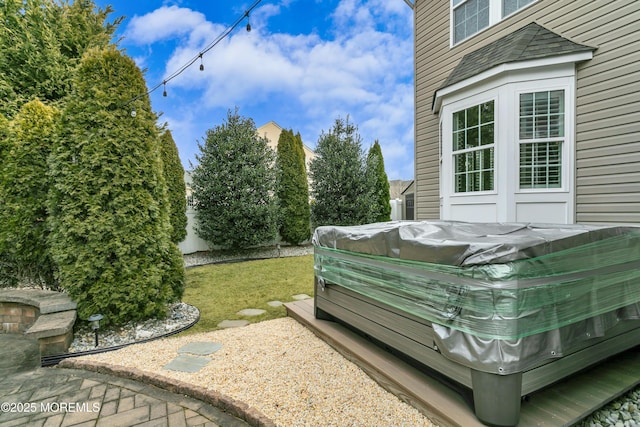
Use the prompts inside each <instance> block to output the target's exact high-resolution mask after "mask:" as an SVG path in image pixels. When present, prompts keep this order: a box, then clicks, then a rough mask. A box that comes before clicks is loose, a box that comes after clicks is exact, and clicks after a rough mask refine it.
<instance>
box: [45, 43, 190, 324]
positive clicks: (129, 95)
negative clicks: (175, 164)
mask: <svg viewBox="0 0 640 427" xmlns="http://www.w3.org/2000/svg"><path fill="white" fill-rule="evenodd" d="M146 90H147V89H146V85H145V81H144V78H143V76H142V72H141V71H140V69H139V68H138V67H137V66H136V65H135V63H134V62H133V60H132V59H131V58H129V57H127V56H125V55H124V54H122V53H121V52H120V51H118V50H116V49H115V48H107V49H92V50H90V51H88V52H87V53H86V54H85V55H84V57H83V59H82V61H81V63H80V65H79V68H78V70H77V73H76V77H75V78H74V81H73V91H72V93H71V95H70V97H69V99H68V101H67V102H66V107H65V109H64V110H63V113H62V123H61V132H60V139H59V142H58V143H57V144H56V146H55V148H54V151H53V153H52V155H51V156H50V165H49V166H50V173H51V179H52V184H53V187H52V191H51V192H50V197H49V203H48V206H49V209H50V216H49V228H50V230H51V234H50V242H51V253H52V256H53V259H54V261H55V262H56V264H57V267H58V278H59V282H60V286H61V287H62V288H64V289H66V290H67V291H68V292H69V294H70V295H71V297H72V298H73V299H74V300H75V301H77V303H78V314H79V317H80V318H81V319H83V318H87V317H88V316H90V315H91V314H94V313H101V314H103V315H105V317H106V318H105V320H106V322H107V323H108V324H109V323H115V324H121V323H124V322H126V321H129V320H140V319H144V318H149V317H152V316H161V315H163V314H165V303H166V302H169V301H172V300H175V299H177V298H179V297H180V296H181V294H182V290H183V288H184V267H183V260H182V257H181V256H180V252H179V250H178V249H177V247H176V246H175V245H174V244H173V243H172V242H171V238H170V230H171V226H170V221H169V210H168V200H167V190H166V184H165V182H164V179H163V174H162V161H161V158H160V148H159V136H158V129H157V127H156V123H155V122H156V115H155V114H154V113H153V112H152V111H151V107H150V103H149V99H148V97H147V96H141V97H139V98H138V99H136V100H135V101H132V102H130V101H131V100H132V99H134V98H135V97H137V96H139V95H141V94H144V93H145V92H146ZM134 107H135V108H136V112H137V115H136V117H132V115H131V109H132V108H134Z"/></svg>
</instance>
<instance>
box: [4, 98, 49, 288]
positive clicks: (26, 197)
mask: <svg viewBox="0 0 640 427" xmlns="http://www.w3.org/2000/svg"><path fill="white" fill-rule="evenodd" d="M56 120H57V111H56V110H55V109H54V108H52V107H47V106H45V105H44V104H43V103H42V102H40V101H38V100H34V101H31V102H28V103H26V104H24V105H23V107H22V109H21V110H20V112H19V113H18V115H17V116H16V117H15V119H14V120H13V123H12V129H11V130H12V131H11V134H10V138H11V142H12V144H11V145H12V146H11V148H10V150H9V152H8V154H7V156H6V159H5V161H4V162H3V171H2V175H1V177H0V200H2V203H1V204H0V218H2V220H1V221H0V254H2V255H1V257H2V264H3V265H2V268H0V275H2V276H3V277H2V278H0V282H4V283H8V284H13V285H15V284H17V283H19V282H22V283H25V282H32V283H35V284H38V285H41V286H49V287H55V281H54V265H53V262H52V260H51V257H50V255H49V247H48V240H47V236H48V231H47V227H46V223H45V221H46V218H47V206H46V200H47V193H48V191H49V180H48V178H47V172H48V167H47V157H48V155H49V153H50V152H51V146H52V145H53V138H54V135H55V132H54V129H55V122H56Z"/></svg>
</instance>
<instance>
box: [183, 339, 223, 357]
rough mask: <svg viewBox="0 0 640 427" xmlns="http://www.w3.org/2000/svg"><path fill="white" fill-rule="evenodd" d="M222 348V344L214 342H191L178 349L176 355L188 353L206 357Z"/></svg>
mask: <svg viewBox="0 0 640 427" xmlns="http://www.w3.org/2000/svg"><path fill="white" fill-rule="evenodd" d="M221 348H222V344H218V343H215V342H191V343H189V344H185V345H183V346H182V347H180V348H179V349H178V354H183V353H190V354H198V355H201V356H206V355H208V354H212V353H215V352H216V351H218V350H220V349H221Z"/></svg>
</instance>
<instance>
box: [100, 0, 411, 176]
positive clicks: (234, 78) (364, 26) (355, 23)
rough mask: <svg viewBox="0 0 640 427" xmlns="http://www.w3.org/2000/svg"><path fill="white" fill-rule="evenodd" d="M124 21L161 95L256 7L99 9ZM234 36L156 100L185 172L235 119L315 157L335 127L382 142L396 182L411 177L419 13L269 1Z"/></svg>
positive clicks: (398, 1) (370, 0)
mask: <svg viewBox="0 0 640 427" xmlns="http://www.w3.org/2000/svg"><path fill="white" fill-rule="evenodd" d="M95 3H96V4H97V5H98V6H100V7H105V6H107V5H111V6H112V7H113V9H114V10H115V12H114V13H113V14H112V15H111V18H112V19H113V18H115V17H118V16H125V20H124V21H123V22H122V24H120V27H119V29H118V33H117V37H121V38H122V40H121V41H120V44H119V45H120V47H121V48H124V49H125V51H126V53H127V54H128V55H130V56H131V57H132V58H134V59H135V61H136V63H137V64H138V65H139V66H140V68H142V69H146V73H145V78H146V80H147V86H148V87H149V88H153V87H155V86H156V85H158V84H160V83H162V82H163V81H164V80H165V79H167V77H168V76H170V75H172V74H173V73H174V72H175V71H177V70H179V69H180V68H181V67H183V66H184V65H185V64H187V63H188V62H189V60H191V59H192V58H194V57H197V56H198V53H199V52H201V51H202V50H203V49H204V48H205V47H206V46H208V45H210V44H211V43H212V42H213V41H214V40H216V39H217V38H218V37H219V36H220V35H221V34H222V33H223V32H225V31H226V30H227V29H228V28H229V27H230V26H231V25H232V24H233V23H234V22H236V20H237V19H238V18H240V17H241V16H242V15H243V14H244V12H245V11H246V10H248V9H249V7H251V6H252V5H253V4H254V3H255V0H247V1H245V0H240V1H222V0H199V1H196V0H194V1H189V0H182V1H181V0H176V1H165V2H160V1H137V0H96V1H95ZM249 22H250V24H251V27H252V31H251V32H247V31H246V29H245V27H246V23H247V21H246V20H244V21H243V22H242V23H240V25H239V26H238V27H237V28H236V29H235V30H234V31H233V32H232V33H231V34H230V35H229V37H227V38H225V39H224V40H223V41H221V42H220V43H219V44H217V45H216V46H215V47H213V48H212V49H211V50H209V51H208V52H207V53H205V54H204V55H203V61H202V62H203V65H204V67H205V68H204V71H200V70H199V65H200V61H197V62H196V63H195V64H194V65H192V66H191V67H189V68H188V69H186V70H185V71H184V72H183V73H182V74H180V75H179V76H178V77H176V78H174V79H172V80H171V81H169V82H168V83H167V85H166V91H167V97H163V96H162V92H163V87H162V86H161V87H160V88H159V89H157V90H156V91H154V92H153V93H152V94H151V103H152V108H153V109H154V110H155V111H156V112H158V113H161V114H162V117H161V118H160V120H161V122H167V123H168V126H169V128H170V129H171V131H172V134H173V137H174V139H175V141H176V144H177V145H178V150H179V151H180V157H181V159H182V162H183V165H184V166H185V168H190V162H193V163H195V161H196V160H195V155H196V154H197V153H198V141H202V139H203V138H204V136H205V133H206V131H207V129H210V128H213V127H214V126H216V125H219V124H221V123H223V121H224V119H225V118H226V116H227V111H228V110H229V109H231V110H233V109H235V108H236V107H238V112H239V114H240V115H241V116H244V117H250V118H252V119H253V120H254V121H255V123H256V126H261V125H263V124H265V123H267V122H269V121H274V122H276V123H277V124H279V125H280V126H282V127H283V128H285V129H293V130H294V132H300V134H301V135H302V139H303V141H304V143H305V144H306V145H308V146H309V147H311V148H315V146H316V143H317V141H318V138H319V137H320V134H321V133H322V131H325V132H326V131H328V130H329V129H330V128H331V127H332V125H333V123H334V121H335V119H336V118H338V117H341V118H343V119H344V118H346V117H347V116H349V119H350V121H351V122H352V123H355V124H356V125H357V126H358V131H359V133H360V135H361V137H362V140H363V147H364V148H365V149H368V148H369V147H370V146H371V145H372V144H373V141H374V140H375V139H377V140H378V141H379V142H380V145H381V147H382V153H383V156H384V159H385V167H386V171H387V175H388V176H389V179H412V178H413V156H414V151H413V143H414V141H413V140H414V131H413V126H414V123H413V121H414V115H413V104H414V92H413V15H412V10H411V8H409V7H408V6H407V4H406V3H405V2H404V1H403V0H328V1H327V0H322V1H321V0H262V1H261V2H260V3H259V4H258V5H257V6H256V7H255V8H254V9H253V10H252V12H251V14H250V17H249Z"/></svg>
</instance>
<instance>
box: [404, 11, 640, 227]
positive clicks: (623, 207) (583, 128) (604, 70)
mask: <svg viewBox="0 0 640 427" xmlns="http://www.w3.org/2000/svg"><path fill="white" fill-rule="evenodd" d="M413 7H414V13H415V17H414V19H415V106H416V107H415V108H416V111H415V129H416V131H415V132H416V135H415V140H416V144H415V215H416V218H417V219H434V218H441V219H447V220H462V221H479V222H496V221H498V222H502V221H519V222H549V223H567V224H570V223H617V224H624V223H627V224H638V223H640V2H638V1H637V0H616V1H604V0H603V1H574V0H437V1H436V0H433V1H432V0H416V1H415V2H413Z"/></svg>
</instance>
